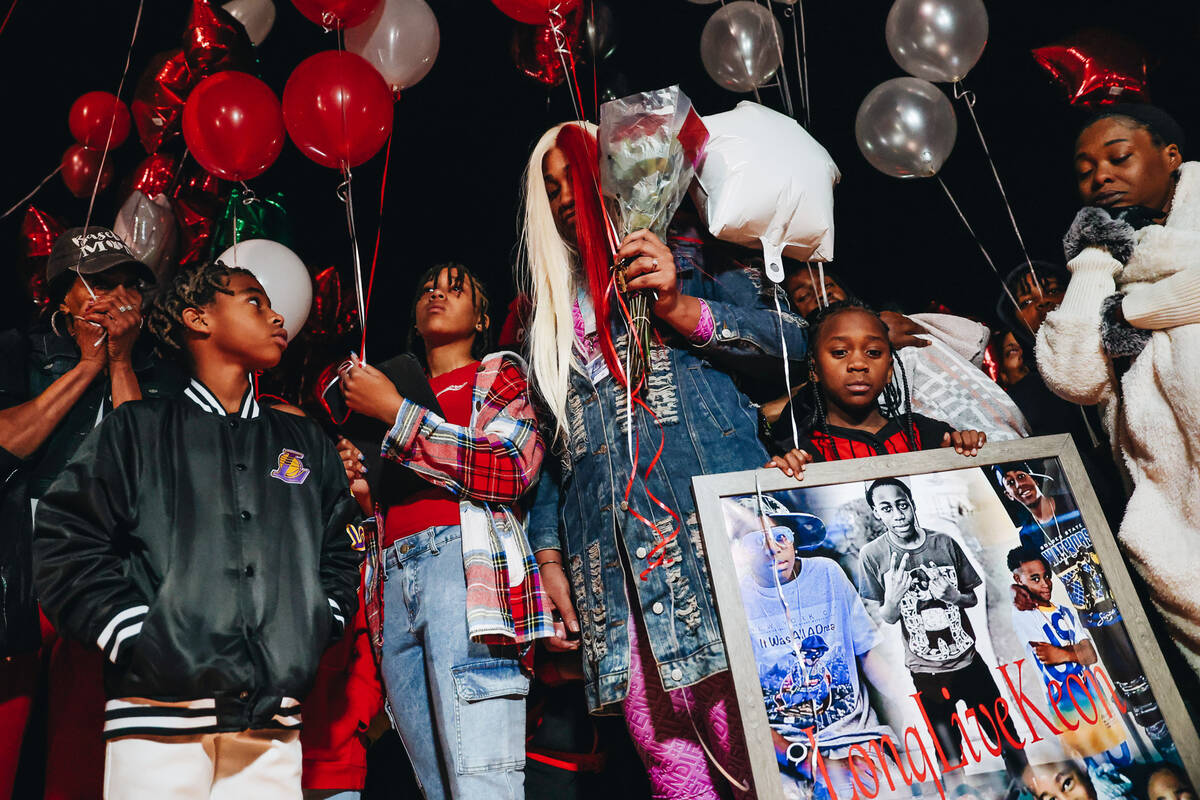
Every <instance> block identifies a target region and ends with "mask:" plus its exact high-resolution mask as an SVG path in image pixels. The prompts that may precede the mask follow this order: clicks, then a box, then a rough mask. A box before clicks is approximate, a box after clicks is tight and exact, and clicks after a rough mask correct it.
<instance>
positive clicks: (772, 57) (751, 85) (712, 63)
mask: <svg viewBox="0 0 1200 800" xmlns="http://www.w3.org/2000/svg"><path fill="white" fill-rule="evenodd" d="M782 46H783V29H782V28H780V27H779V20H777V19H775V15H774V14H773V13H771V9H769V8H764V7H763V6H760V5H759V4H758V3H755V2H753V0H734V1H733V2H732V3H730V4H729V5H722V6H721V7H720V8H718V9H717V10H716V11H715V12H713V15H712V16H711V17H709V18H708V22H706V23H705V24H704V30H702V31H701V32H700V60H701V61H702V62H703V63H704V69H705V70H706V71H707V72H708V75H709V77H711V78H712V79H713V80H714V81H716V82H717V83H718V84H719V85H721V86H724V87H725V88H726V89H729V90H730V91H733V92H752V91H754V90H755V89H756V88H758V87H759V86H762V85H763V84H764V83H766V82H767V81H768V80H769V79H770V77H771V76H772V75H774V74H775V70H777V69H779V54H780V52H781V49H780V48H781V47H782Z"/></svg>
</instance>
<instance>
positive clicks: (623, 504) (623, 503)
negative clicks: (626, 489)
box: [621, 500, 629, 511]
mask: <svg viewBox="0 0 1200 800" xmlns="http://www.w3.org/2000/svg"><path fill="white" fill-rule="evenodd" d="M621 510H622V511H628V510H629V503H628V501H625V500H622V501H621Z"/></svg>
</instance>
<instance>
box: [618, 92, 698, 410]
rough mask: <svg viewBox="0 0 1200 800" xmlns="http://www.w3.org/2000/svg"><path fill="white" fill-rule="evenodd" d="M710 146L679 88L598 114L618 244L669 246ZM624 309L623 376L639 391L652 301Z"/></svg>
mask: <svg viewBox="0 0 1200 800" xmlns="http://www.w3.org/2000/svg"><path fill="white" fill-rule="evenodd" d="M707 140H708V131H707V129H706V128H705V127H704V123H703V122H702V121H701V119H700V116H699V115H698V114H697V113H696V112H695V110H693V108H692V101H691V100H689V99H688V97H687V95H685V94H684V93H683V92H682V91H680V89H679V87H678V86H670V87H668V88H666V89H657V90H655V91H652V92H642V93H640V94H635V95H631V96H629V97H623V98H621V99H620V100H611V101H609V102H607V103H605V104H604V105H603V106H601V107H600V131H599V135H598V137H597V141H598V144H599V150H600V188H601V192H602V193H603V195H604V202H605V207H606V209H607V211H608V214H609V217H610V218H611V219H612V220H613V224H614V225H615V227H616V231H617V234H618V239H623V238H624V237H625V236H628V235H629V234H630V233H633V232H634V231H637V230H641V229H643V228H647V229H649V230H650V232H651V233H653V234H654V235H655V236H657V237H659V238H660V239H663V240H666V238H667V226H668V225H669V224H670V222H671V218H672V217H674V216H675V212H676V210H678V208H679V204H680V203H681V202H682V201H683V196H684V194H686V193H687V190H688V186H689V185H690V184H691V182H692V178H693V176H694V175H695V172H696V166H697V164H698V162H699V161H700V158H701V154H702V152H703V149H704V144H705V142H706V141H707ZM619 268H620V267H619ZM622 285H623V283H622V281H618V286H622ZM625 305H626V307H627V308H628V310H629V313H628V319H629V322H630V339H631V341H630V342H629V348H628V353H629V355H628V359H629V360H628V363H627V364H626V376H627V378H628V380H629V383H630V385H631V386H636V385H637V382H638V381H639V380H640V378H641V377H642V376H643V375H644V374H645V369H646V365H647V364H648V363H649V355H650V314H649V308H650V298H648V297H646V295H645V293H643V292H635V293H633V294H632V296H626V297H625Z"/></svg>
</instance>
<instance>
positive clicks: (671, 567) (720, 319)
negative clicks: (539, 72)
mask: <svg viewBox="0 0 1200 800" xmlns="http://www.w3.org/2000/svg"><path fill="white" fill-rule="evenodd" d="M524 194H525V198H524V199H525V229H524V241H523V259H522V262H523V268H524V270H525V275H524V276H523V277H524V278H525V283H526V286H525V287H524V288H525V290H526V291H527V292H528V295H529V297H530V298H531V300H532V308H533V310H532V317H531V319H530V321H529V326H528V338H527V341H526V344H527V347H528V350H529V355H530V368H531V377H532V383H533V386H534V387H535V389H536V391H537V393H538V395H539V396H540V398H541V401H542V403H543V404H544V407H545V411H546V412H547V413H546V420H545V422H546V427H547V428H548V429H549V436H548V437H547V438H548V439H549V440H550V441H552V442H553V443H554V447H553V448H551V449H552V450H553V451H554V452H555V453H556V455H557V459H558V462H559V463H558V465H557V466H555V465H550V466H548V468H547V469H546V470H544V471H543V475H542V480H541V482H540V484H539V487H538V491H537V497H536V500H535V502H534V505H533V508H532V510H531V512H530V520H529V538H530V542H531V544H532V546H533V548H534V550H535V553H536V556H537V560H538V563H539V565H540V567H541V574H542V579H543V582H544V585H545V587H546V591H547V593H548V594H549V595H550V597H551V599H552V600H553V601H554V604H555V606H556V608H557V611H558V612H559V613H560V614H561V616H562V623H561V624H560V626H559V635H558V636H557V637H556V638H555V639H553V640H550V646H551V647H552V648H558V649H575V648H579V647H580V643H581V642H582V649H583V656H584V658H583V667H584V673H585V676H586V679H587V694H588V701H589V705H590V707H591V710H592V711H593V712H596V713H604V712H608V713H623V714H624V716H625V719H626V722H627V724H628V726H629V730H630V733H631V734H632V736H633V739H634V743H635V744H636V746H637V748H638V752H639V754H640V755H641V756H642V759H643V761H644V762H645V764H646V767H647V770H648V772H649V775H650V779H651V783H652V785H653V787H654V792H655V796H656V797H666V798H675V797H679V798H682V797H705V798H709V797H711V798H716V797H718V796H720V794H721V793H722V792H723V791H724V789H719V788H718V787H721V786H723V784H724V781H723V780H722V777H721V776H722V775H723V776H724V777H725V778H726V779H728V780H729V781H730V783H732V784H733V785H734V786H735V787H740V788H741V791H742V792H743V793H744V794H750V791H751V790H750V789H749V780H750V778H749V768H748V763H747V760H746V756H745V751H744V748H743V745H742V743H741V730H740V725H739V722H738V716H737V711H736V708H735V707H733V688H732V684H731V682H730V681H729V678H728V674H727V672H726V670H727V663H726V660H725V647H724V644H723V642H722V640H721V633H720V625H719V623H718V619H717V616H716V613H715V610H714V604H713V599H712V593H711V589H710V588H709V581H708V575H707V573H706V570H705V563H704V552H703V545H702V541H701V537H700V529H699V525H698V523H697V519H696V511H695V504H694V501H693V499H692V494H691V479H692V476H693V475H700V474H706V473H716V472H728V471H732V470H742V469H753V468H756V467H759V466H761V465H762V464H763V463H764V462H765V461H767V453H766V450H765V449H764V448H763V445H762V444H761V443H760V442H759V440H758V438H757V410H756V408H755V407H754V406H753V404H752V403H751V402H750V400H749V399H747V398H746V396H745V395H743V394H742V393H741V392H740V391H739V390H738V389H737V387H736V385H735V383H734V379H733V377H732V371H733V370H739V371H744V372H749V373H757V374H758V375H760V376H761V374H762V372H763V370H764V369H777V368H778V367H779V366H780V363H779V362H780V359H781V358H782V356H783V353H784V350H783V339H786V342H787V353H788V354H789V355H790V357H791V358H794V359H803V357H804V355H805V345H806V336H805V332H804V325H803V323H802V322H801V321H800V319H799V318H798V317H796V316H794V315H792V314H790V313H788V312H786V311H785V312H783V313H777V312H776V311H775V304H774V301H773V299H772V296H771V292H772V291H774V287H773V286H772V285H771V284H770V283H769V282H767V281H765V279H764V278H763V276H762V275H761V273H760V272H755V271H751V270H734V271H730V272H727V273H725V274H723V275H721V276H720V278H719V279H718V278H714V277H713V276H711V275H709V274H707V273H706V272H704V271H703V269H701V266H700V248H699V244H700V243H699V241H697V240H696V239H694V238H688V237H686V236H675V237H672V238H671V240H670V245H669V246H668V245H667V244H664V243H663V242H662V241H661V240H660V239H659V238H658V237H657V236H655V235H654V234H653V233H650V232H649V231H638V232H635V233H633V234H631V235H630V236H628V237H626V239H625V240H624V241H623V242H621V244H620V246H619V248H617V252H616V254H615V257H614V254H613V253H612V250H611V249H610V248H609V246H608V242H607V238H606V233H605V224H606V223H605V221H604V217H603V214H604V212H603V208H602V206H601V201H600V192H599V177H598V155H597V147H596V139H595V128H594V126H591V125H589V124H587V123H566V124H563V125H559V126H557V127H555V128H552V129H551V130H550V131H548V132H547V133H546V134H545V135H543V136H542V138H541V140H540V141H539V142H538V143H537V145H536V146H535V147H534V150H533V154H532V156H531V157H530V160H529V164H528V166H527V169H526V175H525V186H524ZM614 261H618V262H624V263H626V265H627V266H626V270H625V278H626V280H627V285H628V288H629V289H630V290H635V291H636V290H644V291H647V292H651V293H652V295H651V297H652V301H651V306H650V313H651V317H652V319H651V324H652V328H653V330H652V333H651V339H652V342H651V344H650V359H649V369H648V374H647V376H646V379H645V383H644V385H643V386H642V387H641V392H640V398H641V399H640V401H639V400H638V399H637V396H636V395H635V396H634V400H633V409H632V412H631V410H630V394H631V393H630V392H628V391H627V387H626V385H625V382H624V378H623V372H622V364H623V363H624V361H625V357H626V355H627V352H628V348H629V337H628V333H627V328H626V326H625V323H624V321H623V319H622V317H621V314H620V310H619V301H618V300H617V296H616V294H615V293H614V292H612V291H611V290H610V285H609V281H610V273H611V271H612V269H613V262H614ZM784 307H785V308H786V302H785V303H784ZM631 425H632V430H630V426H631ZM660 444H661V455H659V456H658V457H657V458H656V453H658V452H659V451H660ZM631 445H632V450H633V451H634V452H631ZM800 458H801V457H798V456H796V455H791V456H789V457H786V458H778V459H774V460H772V461H771V465H774V466H778V467H779V468H780V469H783V470H784V471H785V472H787V473H788V474H795V473H797V472H798V471H799V470H800V469H802V467H803V464H802V462H801V460H800ZM550 460H551V459H550V458H549V457H548V458H547V461H548V462H549V461H550ZM564 559H565V563H564ZM568 575H569V576H570V578H569V583H568V577H567V576H568ZM576 611H577V613H576Z"/></svg>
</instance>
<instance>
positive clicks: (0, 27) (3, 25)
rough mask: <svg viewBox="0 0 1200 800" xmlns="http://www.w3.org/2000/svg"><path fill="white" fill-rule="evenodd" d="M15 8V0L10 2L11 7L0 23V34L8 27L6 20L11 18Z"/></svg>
mask: <svg viewBox="0 0 1200 800" xmlns="http://www.w3.org/2000/svg"><path fill="white" fill-rule="evenodd" d="M16 8H17V0H13V1H12V5H11V6H9V7H8V13H7V14H5V15H4V21H3V22H0V33H4V29H5V28H7V27H8V18H9V17H11V16H12V12H13V11H15V10H16Z"/></svg>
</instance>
